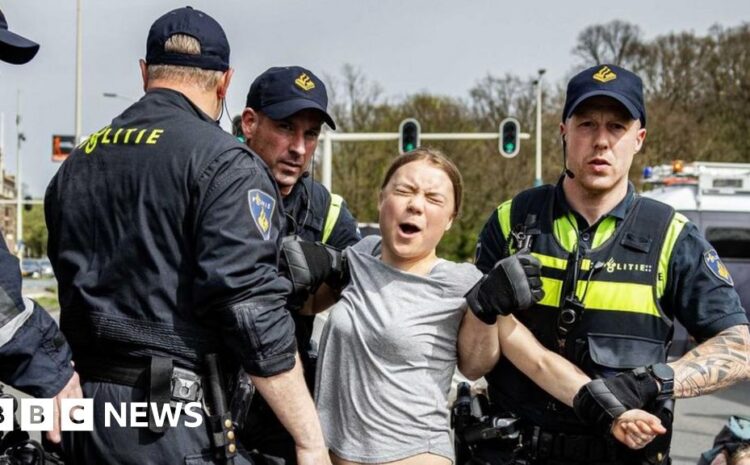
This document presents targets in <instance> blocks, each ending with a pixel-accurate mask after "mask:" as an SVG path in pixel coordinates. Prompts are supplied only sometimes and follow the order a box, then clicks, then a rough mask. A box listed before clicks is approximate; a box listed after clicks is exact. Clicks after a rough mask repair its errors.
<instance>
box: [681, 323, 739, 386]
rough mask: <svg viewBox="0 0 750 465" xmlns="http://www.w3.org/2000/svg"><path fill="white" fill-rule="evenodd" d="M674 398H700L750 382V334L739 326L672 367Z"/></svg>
mask: <svg viewBox="0 0 750 465" xmlns="http://www.w3.org/2000/svg"><path fill="white" fill-rule="evenodd" d="M669 365H670V366H671V367H672V369H673V370H674V396H675V397H676V398H681V397H696V396H702V395H704V394H708V393H711V392H714V391H718V390H719V389H723V388H725V387H729V386H731V385H733V384H735V383H737V382H739V381H742V380H746V379H750V332H749V331H748V327H747V325H735V326H732V327H730V328H727V329H725V330H724V331H722V332H721V333H719V334H717V335H716V336H714V337H712V338H711V339H709V340H707V341H705V342H704V343H702V344H701V345H699V346H698V347H696V348H695V349H693V350H691V351H689V352H688V353H687V354H685V355H684V356H682V358H680V359H679V360H676V361H674V362H672V363H670V364H669Z"/></svg>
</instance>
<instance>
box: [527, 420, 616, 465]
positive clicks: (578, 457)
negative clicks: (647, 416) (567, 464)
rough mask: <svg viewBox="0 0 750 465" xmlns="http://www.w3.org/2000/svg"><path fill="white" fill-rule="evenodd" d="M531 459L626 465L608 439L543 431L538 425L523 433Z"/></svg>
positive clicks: (610, 439) (613, 441)
mask: <svg viewBox="0 0 750 465" xmlns="http://www.w3.org/2000/svg"><path fill="white" fill-rule="evenodd" d="M522 436H523V441H524V443H525V444H526V445H527V455H528V457H529V458H530V459H532V460H534V459H554V460H561V461H571V462H583V463H592V462H595V463H603V464H604V463H606V464H612V465H615V464H625V463H626V462H625V461H624V460H623V459H622V458H621V457H619V455H620V454H618V449H619V447H618V446H617V445H616V443H615V440H614V439H612V438H610V437H608V436H593V435H578V434H568V433H560V432H550V431H543V430H542V429H541V428H539V427H538V426H534V427H531V428H528V429H526V430H525V431H524V432H522Z"/></svg>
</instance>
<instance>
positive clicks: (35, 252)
mask: <svg viewBox="0 0 750 465" xmlns="http://www.w3.org/2000/svg"><path fill="white" fill-rule="evenodd" d="M23 241H24V243H25V244H26V255H27V256H29V257H35V258H40V257H45V256H47V224H46V223H45V222H44V208H43V207H42V206H41V205H33V206H32V207H31V210H29V211H24V212H23Z"/></svg>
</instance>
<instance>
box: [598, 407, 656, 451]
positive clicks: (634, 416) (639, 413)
mask: <svg viewBox="0 0 750 465" xmlns="http://www.w3.org/2000/svg"><path fill="white" fill-rule="evenodd" d="M611 431H612V435H613V436H614V437H615V439H617V440H618V441H620V442H621V443H623V444H625V445H626V446H628V447H629V448H631V449H642V448H643V447H645V446H646V445H647V444H648V443H650V442H651V441H653V440H654V438H655V437H656V436H657V435H659V434H664V433H666V432H667V429H666V428H664V426H663V425H662V424H661V421H660V420H659V418H657V417H655V416H654V415H651V414H650V413H648V412H645V411H643V410H636V409H633V410H628V411H627V412H625V413H623V414H622V415H620V416H619V417H617V419H616V420H615V421H614V422H613V423H612V430H611Z"/></svg>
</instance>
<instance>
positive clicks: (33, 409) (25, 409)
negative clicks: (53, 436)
mask: <svg viewBox="0 0 750 465" xmlns="http://www.w3.org/2000/svg"><path fill="white" fill-rule="evenodd" d="M53 413H54V401H53V400H52V399H21V429H22V430H24V431H51V430H52V419H53Z"/></svg>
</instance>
